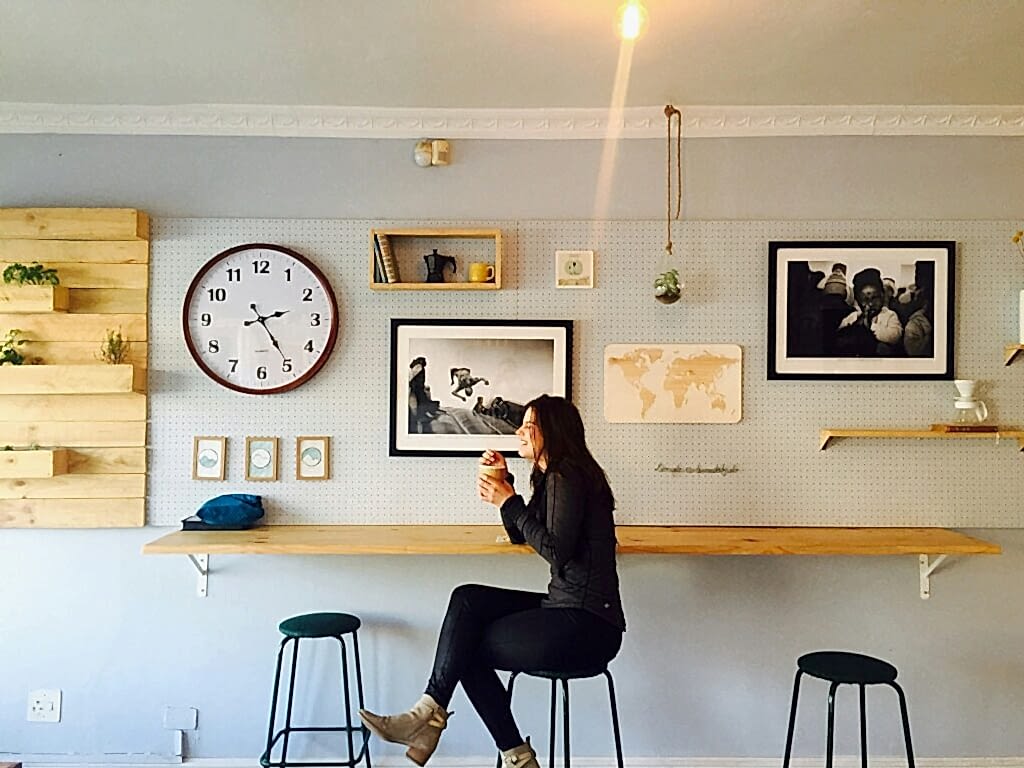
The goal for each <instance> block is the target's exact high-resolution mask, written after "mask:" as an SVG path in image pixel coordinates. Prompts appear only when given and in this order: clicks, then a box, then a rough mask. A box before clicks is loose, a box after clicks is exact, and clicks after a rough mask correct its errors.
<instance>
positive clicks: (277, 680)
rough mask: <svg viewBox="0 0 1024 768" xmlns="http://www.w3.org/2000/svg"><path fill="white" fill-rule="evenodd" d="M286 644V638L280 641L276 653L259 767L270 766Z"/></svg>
mask: <svg viewBox="0 0 1024 768" xmlns="http://www.w3.org/2000/svg"><path fill="white" fill-rule="evenodd" d="M287 642H288V638H287V637H286V638H285V639H284V640H282V641H281V647H280V648H279V649H278V651H277V671H276V672H275V673H274V693H273V695H272V696H271V697H270V724H269V725H268V726H267V748H266V750H264V752H263V755H262V756H261V757H260V765H264V766H266V765H270V749H271V747H272V746H273V744H274V722H275V721H276V720H277V694H278V692H279V691H280V690H281V662H282V661H283V659H284V646H285V644H286V643H287Z"/></svg>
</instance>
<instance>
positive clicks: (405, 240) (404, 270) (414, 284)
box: [370, 227, 501, 291]
mask: <svg viewBox="0 0 1024 768" xmlns="http://www.w3.org/2000/svg"><path fill="white" fill-rule="evenodd" d="M380 235H384V236H385V237H387V239H388V241H389V242H390V244H391V250H392V253H393V256H394V260H395V263H396V264H397V265H398V272H399V278H405V277H409V276H411V275H415V277H416V278H417V280H416V281H409V280H406V279H400V280H399V281H398V282H394V283H385V282H377V281H375V280H374V262H375V252H374V241H375V238H376V237H378V236H380ZM458 240H490V241H491V242H492V249H491V251H490V252H489V253H484V252H483V251H477V250H476V249H473V248H469V249H468V250H465V249H463V250H460V249H458V248H455V249H453V250H452V249H449V248H448V247H447V246H446V245H445V241H458ZM433 248H436V249H437V250H438V251H440V252H442V253H443V254H444V255H447V256H452V257H453V258H454V259H455V261H456V265H457V266H456V278H457V279H454V280H450V281H449V282H444V283H426V282H420V279H421V278H422V277H423V276H424V274H425V271H426V268H425V266H424V263H423V255H424V254H425V253H429V252H430V250H431V249H433ZM449 250H451V252H449ZM471 261H478V262H485V263H488V264H491V265H492V266H493V267H494V279H493V280H490V281H488V282H485V283H472V282H469V280H467V279H466V272H467V265H468V264H469V263H470V262H471ZM444 274H445V278H446V279H448V278H450V277H451V274H452V273H451V272H450V271H449V270H447V269H446V270H444ZM500 288H501V230H500V229H462V228H408V227H397V228H388V227H378V228H374V229H371V230H370V289H371V290H374V291H496V290H499V289H500Z"/></svg>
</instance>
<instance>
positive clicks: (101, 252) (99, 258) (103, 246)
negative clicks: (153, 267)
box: [0, 240, 149, 270]
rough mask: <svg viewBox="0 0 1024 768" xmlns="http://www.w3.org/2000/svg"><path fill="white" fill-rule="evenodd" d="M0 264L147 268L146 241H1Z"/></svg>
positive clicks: (147, 245)
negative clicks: (135, 266)
mask: <svg viewBox="0 0 1024 768" xmlns="http://www.w3.org/2000/svg"><path fill="white" fill-rule="evenodd" d="M0 261H7V262H15V261H16V262H20V263H21V264H31V263H33V262H39V263H40V264H44V265H46V266H50V265H54V266H56V268H57V269H58V270H61V269H62V267H61V266H60V265H61V264H64V263H66V262H77V263H81V262H87V263H90V264H147V263H149V243H148V242H147V241H145V240H102V241H97V240H85V241H79V240H0Z"/></svg>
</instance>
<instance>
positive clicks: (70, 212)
mask: <svg viewBox="0 0 1024 768" xmlns="http://www.w3.org/2000/svg"><path fill="white" fill-rule="evenodd" d="M0 238H2V239H34V240H148V239H149V217H148V216H147V215H146V214H145V213H143V212H142V211H137V210H135V209H134V208H0Z"/></svg>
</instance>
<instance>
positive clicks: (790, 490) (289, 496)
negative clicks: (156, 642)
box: [149, 219, 1024, 527]
mask: <svg viewBox="0 0 1024 768" xmlns="http://www.w3.org/2000/svg"><path fill="white" fill-rule="evenodd" d="M381 226H423V227H438V226H453V227H454V226H473V227H499V228H501V230H502V233H503V238H504V254H503V267H504V274H503V288H502V289H501V290H499V291H489V292H465V291H452V292H427V291H424V292H414V291H401V292H390V293H380V292H373V291H371V290H370V289H369V287H368V286H367V282H366V280H367V277H366V276H367V269H368V258H369V255H368V246H367V242H368V233H369V230H370V229H371V228H372V227H381ZM1017 226H1018V222H1007V221H886V222H878V221H846V222H822V221H806V222H792V221H787V222H773V221H745V222H744V221H702V222H688V223H677V224H676V225H675V227H674V234H673V241H674V243H675V254H676V255H675V257H674V261H675V265H676V266H678V268H679V270H680V273H681V277H682V279H683V280H684V281H685V283H686V286H685V288H684V289H683V298H682V300H681V301H680V302H679V303H677V304H675V305H672V306H664V305H661V304H659V303H657V302H656V301H655V299H654V296H653V287H652V282H653V279H654V277H655V275H656V273H657V272H658V271H660V270H661V269H663V267H662V258H663V247H664V237H665V225H664V222H657V221H647V222H636V221H629V222H626V221H623V222H590V221H497V220H496V221H487V222H482V221H473V222H459V221H444V222H439V221H429V222H426V221H386V222H382V221H357V220H346V221H340V220H265V219H166V220H156V221H155V222H154V225H153V233H152V256H151V301H150V307H151V309H150V322H151V329H150V338H151V344H150V373H149V386H150V419H151V426H150V439H151V455H150V502H149V522H150V524H153V525H174V524H177V523H178V521H179V520H181V518H183V517H186V516H187V515H189V514H191V513H192V512H194V511H195V509H196V508H198V506H199V505H200V504H201V503H202V502H203V501H205V500H206V499H208V498H210V497H212V496H215V495H218V494H221V493H230V492H245V493H257V494H261V495H262V496H263V497H264V502H265V505H266V507H267V510H268V522H271V523H279V524H283V523H294V524H328V523H353V524H356V523H365V524H372V523H379V524H413V523H421V524H422V523H435V524H445V523H493V522H496V521H497V520H498V516H497V513H496V510H495V509H494V507H492V506H489V505H486V504H484V503H482V502H481V501H479V500H478V499H477V498H476V494H475V475H476V468H475V464H476V460H475V459H466V458H412V457H400V458H392V457H389V456H388V407H389V406H388V379H389V360H388V355H389V343H390V339H389V320H390V318H392V317H406V318H417V317H423V318H457V317H459V318H470V319H484V318H486V319H513V318H515V319H566V318H567V319H572V320H573V321H574V322H575V329H574V334H575V338H574V350H573V388H574V393H573V394H574V399H575V401H576V402H577V404H578V405H579V407H580V410H581V412H582V414H583V418H584V422H585V423H586V425H587V433H588V440H589V442H590V445H591V448H592V450H593V452H594V454H595V455H596V456H597V458H598V460H599V461H600V462H601V464H602V465H603V466H604V468H605V470H606V471H607V473H608V476H609V479H610V481H611V485H612V488H613V490H614V492H615V494H616V498H617V501H618V512H617V519H618V522H620V523H624V524H630V523H632V524H680V525H682V524H692V525H872V526H879V525H921V526H933V525H934V526H939V525H941V526H957V527H1019V526H1021V525H1022V522H1024V515H1022V513H1021V499H1022V495H1024V455H1022V454H1021V453H1019V452H1018V450H1017V445H1016V442H1015V441H1002V442H1001V443H999V444H997V443H996V442H995V441H994V440H904V439H898V440H897V439H890V440H879V439H861V440H855V439H842V440H838V441H835V442H834V443H833V444H832V445H831V446H830V447H829V448H828V450H826V451H820V450H819V442H818V432H819V430H820V429H821V428H824V427H903V428H927V425H928V424H931V423H932V422H935V421H947V420H949V419H950V418H951V412H952V399H953V395H954V394H955V390H954V387H953V385H952V383H951V382H948V381H926V382H920V381H916V382H915V381H896V382H886V381H867V382H859V381H835V382H832V381H808V382H801V381H772V382H769V381H767V378H766V348H765V347H766V323H767V274H768V242H769V240H858V239H861V240H863V239H878V240H897V239H916V240H955V241H957V243H958V248H957V265H956V310H957V318H956V331H955V341H956V353H955V369H954V370H955V372H956V375H957V377H959V378H975V379H980V380H982V381H983V382H984V390H983V398H984V399H985V400H986V402H987V403H988V406H989V410H990V412H991V417H990V418H991V420H992V421H994V422H995V423H998V424H1001V425H1014V426H1016V425H1022V424H1024V412H1022V411H1024V398H1022V394H1024V363H1018V364H1015V365H1013V366H1009V367H1007V366H1004V365H1003V346H1004V345H1005V344H1008V343H1013V342H1015V341H1016V340H1017V338H1018V336H1017V334H1018V327H1017V324H1018V292H1019V290H1020V289H1021V288H1022V287H1024V265H1022V264H1021V263H1020V257H1019V256H1018V255H1017V254H1016V253H1015V252H1014V251H1013V246H1012V244H1011V243H1010V239H1009V238H1010V235H1011V234H1012V232H1013V231H1014V230H1015V229H1016V228H1017ZM246 242H272V243H279V244H282V245H285V246H288V247H290V248H294V249H296V250H298V251H299V252H300V253H302V254H304V255H306V256H308V257H309V258H310V259H312V261H313V262H314V263H316V264H317V265H318V266H319V267H320V269H321V270H323V272H324V273H325V275H326V276H327V277H328V279H329V280H330V281H331V283H332V285H333V286H334V290H335V293H336V295H337V298H338V304H339V311H340V315H341V318H340V319H341V323H340V334H339V337H338V342H337V345H336V347H335V349H334V353H333V355H332V357H331V359H330V360H329V361H328V363H327V365H326V366H325V367H324V368H323V370H321V372H320V373H319V374H318V375H317V376H316V377H315V378H314V379H313V380H311V381H310V382H309V383H307V384H306V385H304V386H302V387H300V388H299V389H297V390H295V391H293V392H289V393H285V394H281V395H270V396H263V397H261V396H252V395H242V394H238V393H235V392H232V391H229V390H227V389H224V388H222V387H220V386H218V385H217V384H215V383H213V382H212V381H210V380H209V379H207V378H206V377H205V376H204V375H203V374H202V373H201V372H200V370H199V369H198V368H197V367H196V366H195V364H194V363H193V362H192V360H191V358H190V357H189V354H188V352H187V350H186V348H185V344H184V341H183V339H182V332H181V308H182V301H183V299H184V296H185V291H186V289H187V288H188V284H189V281H190V280H191V278H192V276H193V274H194V273H195V272H196V270H198V269H199V267H200V266H202V264H204V263H205V262H206V261H207V260H208V259H209V258H211V257H212V256H213V255H215V254H216V253H218V252H220V251H221V250H223V249H225V248H228V247H230V246H233V245H237V244H240V243H246ZM575 249H592V250H593V251H594V254H595V257H594V261H595V272H596V280H595V287H594V288H593V289H590V290H559V289H556V288H555V278H554V253H555V251H556V250H575ZM628 342H657V343H699V342H708V343H712V342H713V343H735V344H739V345H740V346H741V347H742V348H743V419H742V421H741V422H740V423H738V424H725V425H710V424H709V425H685V424H683V425H680V424H654V425H644V424H609V423H606V422H605V420H604V416H603V412H604V411H603V403H602V397H603V378H602V377H603V350H604V347H605V345H607V344H612V343H628ZM195 435H224V436H226V437H227V438H228V448H227V478H226V480H225V481H224V482H200V481H193V480H192V479H191V461H192V456H191V452H192V440H193V437H194V436H195ZM247 435H276V436H278V437H280V438H281V457H280V461H281V463H280V477H281V480H279V481H278V482H274V483H249V482H246V481H245V479H244V477H245V474H244V446H245V437H246V436H247ZM297 435H331V436H332V438H333V446H332V457H331V461H332V475H333V478H332V479H331V480H330V481H327V482H308V481H299V480H296V479H295V463H294V462H295V459H294V449H295V438H296V436H297ZM510 464H511V465H512V469H513V471H514V472H515V473H516V474H517V475H518V476H519V477H521V478H525V477H526V476H527V475H528V472H527V470H526V467H525V465H524V464H523V462H522V461H521V460H520V459H512V460H510ZM658 464H663V465H666V466H676V465H680V466H684V467H687V466H691V467H696V466H698V465H700V466H702V467H714V466H716V465H725V466H729V467H733V466H735V467H736V468H737V469H738V471H736V472H735V473H732V474H697V473H667V472H657V471H655V467H657V465H658Z"/></svg>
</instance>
